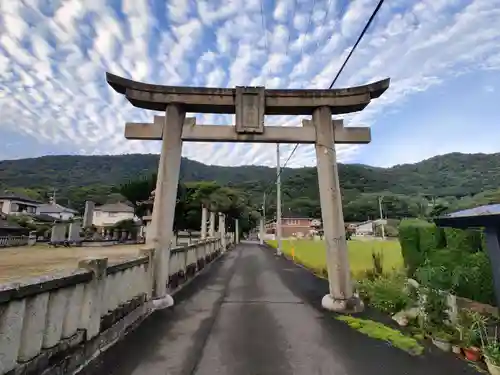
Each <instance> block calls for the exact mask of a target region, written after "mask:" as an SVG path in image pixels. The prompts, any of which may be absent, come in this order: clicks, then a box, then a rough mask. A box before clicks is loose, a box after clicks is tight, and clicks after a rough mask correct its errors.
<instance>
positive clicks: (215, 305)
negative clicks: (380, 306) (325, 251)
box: [84, 243, 476, 375]
mask: <svg viewBox="0 0 500 375" xmlns="http://www.w3.org/2000/svg"><path fill="white" fill-rule="evenodd" d="M207 271H208V272H206V273H204V274H202V275H200V277H199V278H198V279H196V280H195V281H194V282H193V283H191V284H190V285H189V286H187V287H186V288H185V289H183V290H182V291H181V292H180V294H178V295H176V305H175V306H174V307H173V308H171V309H167V310H161V311H156V312H155V313H153V314H152V315H151V316H150V317H148V318H147V319H146V320H145V321H144V322H143V324H142V325H141V326H140V327H139V328H138V329H136V330H135V331H133V332H131V333H130V334H129V335H127V336H126V337H125V339H124V340H123V341H121V342H119V343H118V344H117V345H115V346H114V347H111V348H110V349H109V350H108V351H107V352H105V353H104V354H103V355H102V356H101V358H99V359H98V360H97V361H96V363H95V364H94V365H93V366H90V367H89V368H87V369H85V370H84V372H85V373H87V374H102V375H104V374H115V375H130V374H134V375H143V374H147V375H160V374H161V375H165V374H169V375H181V374H182V375H188V374H197V375H213V374H227V375H234V374H238V375H245V374H248V375H256V374H259V375H262V374H273V375H281V374H283V375H284V374H287V375H288V374H304V375H311V374H335V375H377V374H380V375H382V374H383V375H388V374H389V375H392V374H394V375H417V374H418V375H421V374H426V375H442V374H446V373H448V374H475V373H476V370H475V369H473V368H472V367H470V366H468V365H467V364H466V363H465V362H464V361H461V360H459V359H457V358H454V357H453V356H452V355H451V354H449V353H439V352H437V351H436V350H432V349H430V350H429V349H425V351H424V353H423V354H422V355H419V356H417V355H410V354H408V353H407V352H405V351H403V350H401V349H399V348H396V347H394V346H392V345H389V344H388V343H386V342H383V341H380V340H375V339H372V338H369V337H368V336H365V335H363V334H362V333H360V332H358V331H356V330H354V329H352V328H350V327H349V326H348V325H347V324H346V323H344V322H342V321H339V320H338V319H336V316H335V314H333V313H331V312H327V311H326V310H322V309H321V307H320V305H321V298H322V297H323V296H324V294H325V292H327V290H328V285H327V282H326V281H324V280H321V279H318V278H316V277H314V276H313V275H312V274H311V273H309V272H308V271H307V270H305V269H303V268H301V267H298V266H296V265H294V264H293V263H292V262H290V261H289V260H287V259H284V258H276V257H274V255H273V254H272V251H271V250H269V249H266V248H261V247H259V246H258V245H256V244H253V243H244V244H240V245H238V246H237V247H236V248H235V249H234V250H232V251H231V252H229V253H227V254H225V255H224V256H223V258H222V259H221V260H219V261H218V262H216V263H214V264H213V266H212V267H211V268H210V269H209V270H207ZM369 314H370V311H367V312H365V313H362V314H360V315H359V317H362V318H366V319H370V316H369Z"/></svg>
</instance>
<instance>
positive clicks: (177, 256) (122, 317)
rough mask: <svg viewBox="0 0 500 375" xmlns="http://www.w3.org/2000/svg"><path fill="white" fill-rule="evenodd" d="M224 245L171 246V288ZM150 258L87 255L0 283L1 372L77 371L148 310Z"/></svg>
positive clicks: (144, 254) (149, 254)
mask: <svg viewBox="0 0 500 375" xmlns="http://www.w3.org/2000/svg"><path fill="white" fill-rule="evenodd" d="M226 238H227V244H228V245H232V243H233V239H232V236H231V235H227V237H226ZM224 250H225V249H223V244H222V242H221V239H207V240H205V241H200V242H198V243H196V244H192V245H190V246H186V247H178V248H174V249H172V250H171V252H170V266H169V273H168V274H169V280H168V287H169V289H170V293H173V292H175V291H176V290H179V289H180V288H181V287H182V285H183V284H184V283H185V282H186V281H187V280H189V279H191V278H193V277H195V276H196V275H197V274H198V272H199V271H201V270H202V269H203V268H204V267H205V266H206V265H207V264H208V263H210V262H212V261H213V260H214V259H216V258H217V257H218V255H219V254H221V253H222V252H224ZM153 256H154V250H153V249H144V250H141V251H140V254H138V257H137V258H136V259H133V260H130V261H127V262H123V263H119V264H113V265H108V260H107V258H101V259H85V260H82V261H81V262H80V263H79V269H76V270H75V271H72V272H69V273H65V274H57V275H48V276H44V277H41V278H38V279H36V280H33V281H30V282H27V283H23V284H20V283H16V284H6V285H0V375H4V374H8V375H14V374H15V375H17V374H42V373H43V374H70V373H75V372H77V371H79V370H80V369H81V368H83V367H84V366H86V365H87V364H88V363H90V362H91V361H92V360H94V359H95V358H96V357H97V355H98V354H99V353H101V352H103V351H105V350H106V349H107V348H108V347H110V346H111V345H112V344H114V343H115V342H116V341H118V340H119V339H120V338H121V337H123V336H124V335H125V334H126V332H128V331H129V330H130V329H132V328H134V327H136V326H138V325H139V324H140V322H141V321H142V320H143V319H144V318H145V317H146V316H148V315H149V314H150V313H151V312H152V310H153V304H152V294H153V285H154V283H153V282H154V279H153V278H154V275H153V269H154V267H153V264H152V260H153Z"/></svg>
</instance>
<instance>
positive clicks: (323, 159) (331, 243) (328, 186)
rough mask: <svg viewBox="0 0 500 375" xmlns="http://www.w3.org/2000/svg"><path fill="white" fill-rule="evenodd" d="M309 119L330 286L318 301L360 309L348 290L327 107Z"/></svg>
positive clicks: (331, 126) (332, 306) (328, 305)
mask: <svg viewBox="0 0 500 375" xmlns="http://www.w3.org/2000/svg"><path fill="white" fill-rule="evenodd" d="M312 120H313V121H312V122H313V125H314V128H315V129H316V144H315V147H316V159H317V170H318V185H319V195H320V202H321V216H322V220H323V231H324V235H325V244H326V261H327V270H328V282H329V287H330V293H329V294H327V295H326V296H324V297H323V299H322V301H321V304H322V306H323V307H324V308H325V309H328V310H333V311H343V312H345V311H351V312H359V311H361V310H363V302H362V301H361V300H360V299H359V298H357V297H354V295H353V291H352V282H351V274H350V267H349V260H348V256H347V240H346V237H345V227H344V215H343V212H342V196H341V192H340V183H339V174H338V167H337V156H336V151H335V136H334V134H335V128H334V126H335V125H334V123H335V122H334V121H332V111H331V108H330V107H319V108H316V109H315V110H314V112H313V116H312Z"/></svg>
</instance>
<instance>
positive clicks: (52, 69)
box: [0, 0, 500, 166]
mask: <svg viewBox="0 0 500 375" xmlns="http://www.w3.org/2000/svg"><path fill="white" fill-rule="evenodd" d="M377 2H378V0H315V1H314V0H171V1H164V0H106V1H105V0H22V1H21V0H1V1H0V140H1V143H0V159H17V158H25V157H36V156H41V155H47V154H120V153H151V152H158V151H159V142H157V141H149V142H140V141H127V140H125V139H124V137H123V129H124V123H125V122H126V121H142V122H148V121H151V120H152V117H153V115H154V114H156V113H154V112H150V111H146V110H141V109H136V108H133V107H132V106H131V105H130V104H129V103H128V102H127V101H126V100H125V99H124V98H123V97H121V95H119V94H117V93H115V92H114V91H112V90H111V89H110V88H109V87H108V86H107V84H106V82H105V72H106V71H109V72H112V73H115V74H118V75H121V76H125V77H129V78H132V79H135V80H140V81H144V82H150V83H158V84H166V85H191V86H195V85H196V86H220V87H234V86H236V85H265V86H266V87H268V88H327V87H328V86H329V84H330V83H331V81H332V79H333V77H334V76H335V74H336V72H337V70H338V69H339V67H340V65H341V64H342V62H343V60H344V58H345V56H346V55H347V53H348V52H349V50H350V48H351V47H352V45H353V44H354V42H355V40H356V38H357V36H358V35H359V33H360V32H361V29H362V28H363V26H364V25H365V23H366V21H367V20H368V18H369V16H370V14H371V12H372V11H373V9H374V8H375V6H376V4H377ZM499 25H500V0H475V1H472V0H426V1H410V0H387V1H386V2H385V4H384V5H383V7H382V9H381V11H380V12H379V14H378V16H377V18H376V20H375V21H374V23H373V24H372V27H371V28H370V30H369V32H368V33H367V34H366V36H365V38H364V39H363V41H362V42H361V44H360V45H359V47H358V49H357V50H356V52H355V53H354V55H353V57H352V58H351V60H350V62H349V64H348V65H347V67H346V69H345V71H344V73H343V74H342V75H341V77H340V79H339V80H338V81H337V84H336V87H345V86H351V85H358V84H365V83H368V82H370V81H373V80H378V79H381V78H385V77H390V78H391V79H392V81H391V87H390V89H389V90H388V91H387V92H386V93H385V94H384V95H383V97H381V98H380V99H377V100H374V101H373V102H372V103H371V104H370V105H369V106H368V107H367V108H366V109H365V110H364V111H363V112H360V113H357V114H353V115H349V116H347V117H346V118H345V119H346V123H347V124H350V125H356V126H360V125H365V126H371V128H372V138H373V141H372V143H371V144H370V145H363V146H347V147H339V158H340V159H341V161H344V162H352V163H366V164H372V165H378V166H388V165H394V164H399V163H406V162H415V161H419V160H422V159H425V158H428V157H431V156H433V155H437V154H443V153H448V152H453V151H460V152H487V153H489V152H499V151H500V141H499V140H500V112H499V104H500V102H499V99H498V98H499V95H500V26H499ZM266 121H267V123H268V124H278V125H286V126H290V125H294V124H295V125H298V124H299V122H300V119H298V118H293V117H285V118H277V117H272V118H266ZM202 122H205V123H211V124H213V123H216V124H229V123H231V122H232V118H231V117H229V116H226V117H224V116H200V117H199V121H198V123H202ZM292 148H293V145H289V146H288V145H286V146H282V150H283V152H282V155H283V159H286V158H287V156H288V153H289V152H290V151H291V149H292ZM183 153H184V156H187V157H189V158H192V159H195V160H198V161H202V162H205V163H209V164H218V165H239V164H264V165H273V164H274V163H275V148H274V147H273V146H272V145H258V144H216V143H211V144H210V143H207V144H189V143H186V144H185V145H184V149H183ZM314 163H315V158H314V150H313V148H312V147H311V146H300V147H299V148H298V150H297V152H296V154H295V155H294V157H293V158H292V159H291V160H290V163H289V166H303V165H313V164H314Z"/></svg>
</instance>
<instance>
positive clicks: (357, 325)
mask: <svg viewBox="0 0 500 375" xmlns="http://www.w3.org/2000/svg"><path fill="white" fill-rule="evenodd" d="M337 319H338V320H340V321H342V322H344V323H347V324H348V325H349V327H351V328H353V329H355V330H357V331H359V332H361V333H363V334H365V335H367V336H369V337H372V338H374V339H378V340H383V341H386V342H388V343H390V344H391V345H392V346H394V347H396V348H399V349H401V350H404V351H405V352H407V353H409V354H411V355H420V354H422V353H423V351H424V347H423V346H422V345H420V344H419V343H418V341H417V340H415V339H414V338H412V337H409V336H405V335H404V334H402V333H401V332H400V331H398V330H396V329H393V328H390V327H388V326H386V325H384V324H382V323H379V322H375V321H373V320H366V319H359V318H354V317H352V316H347V315H345V316H338V317H337Z"/></svg>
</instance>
